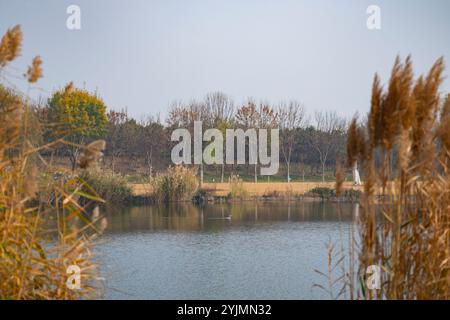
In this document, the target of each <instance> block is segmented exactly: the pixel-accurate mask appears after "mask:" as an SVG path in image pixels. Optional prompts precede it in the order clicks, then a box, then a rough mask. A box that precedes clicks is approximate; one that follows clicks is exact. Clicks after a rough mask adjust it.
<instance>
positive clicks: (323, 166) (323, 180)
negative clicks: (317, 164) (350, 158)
mask: <svg viewBox="0 0 450 320" xmlns="http://www.w3.org/2000/svg"><path fill="white" fill-rule="evenodd" d="M322 182H325V162H322Z"/></svg>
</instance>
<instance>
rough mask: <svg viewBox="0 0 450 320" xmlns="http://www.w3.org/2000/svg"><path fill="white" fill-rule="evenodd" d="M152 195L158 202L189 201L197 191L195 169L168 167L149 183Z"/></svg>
mask: <svg viewBox="0 0 450 320" xmlns="http://www.w3.org/2000/svg"><path fill="white" fill-rule="evenodd" d="M151 185H152V190H153V195H154V196H155V199H156V200H157V201H159V202H165V203H167V202H176V201H187V200H189V201H190V200H191V199H192V197H193V196H194V194H195V192H196V191H197V189H198V181H197V176H196V169H195V168H187V167H183V166H173V167H169V168H168V169H167V170H166V172H164V173H161V174H158V175H157V176H156V177H154V178H153V179H152V182H151Z"/></svg>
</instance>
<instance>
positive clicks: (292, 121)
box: [278, 101, 306, 182]
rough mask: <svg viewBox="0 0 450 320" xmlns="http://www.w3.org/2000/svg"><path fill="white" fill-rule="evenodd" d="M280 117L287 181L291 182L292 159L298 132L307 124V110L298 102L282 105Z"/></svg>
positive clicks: (280, 106)
mask: <svg viewBox="0 0 450 320" xmlns="http://www.w3.org/2000/svg"><path fill="white" fill-rule="evenodd" d="M278 117H279V124H280V140H281V141H280V149H281V153H282V154H283V158H284V161H285V163H286V170H287V181H288V182H290V181H291V175H290V173H291V171H290V168H291V159H292V151H293V149H294V143H295V137H296V130H298V129H301V128H303V127H304V126H305V124H306V116H305V109H304V107H303V105H302V104H300V103H299V102H297V101H291V102H289V103H281V104H280V105H279V107H278Z"/></svg>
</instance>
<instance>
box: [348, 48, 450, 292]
mask: <svg viewBox="0 0 450 320" xmlns="http://www.w3.org/2000/svg"><path fill="white" fill-rule="evenodd" d="M443 72H444V61H443V59H442V58H440V59H438V60H437V61H436V63H435V64H434V65H433V67H432V68H431V69H430V71H429V72H428V74H427V75H425V76H419V77H418V78H417V79H416V80H414V77H413V71H412V61H411V58H410V57H408V58H407V59H406V60H405V61H404V62H402V61H401V60H400V59H399V58H397V59H396V61H395V64H394V67H393V69H392V73H391V77H390V80H389V83H388V85H387V87H386V90H384V89H383V88H382V87H381V85H380V80H379V78H378V76H377V75H375V78H374V82H373V87H372V101H371V110H370V113H369V117H368V123H367V130H365V129H363V128H362V127H359V126H358V125H357V123H356V120H354V121H353V122H352V125H351V126H350V127H349V132H348V153H349V154H348V159H349V161H348V162H349V163H348V164H349V165H350V166H351V165H353V164H354V161H359V162H360V163H362V164H363V168H364V173H365V195H366V196H365V198H364V200H363V206H364V214H362V215H361V216H360V221H359V224H360V228H361V241H362V243H361V248H360V254H359V262H360V269H361V271H362V272H364V270H366V268H367V267H368V266H370V265H378V266H380V267H381V268H382V274H381V276H382V278H381V289H380V290H378V291H377V293H376V294H374V292H373V291H369V290H364V289H365V288H363V294H364V295H365V298H377V299H450V166H449V164H450V162H449V155H450V100H449V99H450V98H449V96H447V97H446V99H445V100H443V99H441V96H440V92H439V86H440V84H441V83H442V80H443ZM377 155H378V156H379V161H375V158H376V156H377ZM394 155H397V157H395V156H394ZM394 160H395V161H394ZM375 196H382V199H383V200H382V201H381V203H380V204H379V206H378V209H377V206H375V205H374V204H375V203H374V199H375V198H376V197H375Z"/></svg>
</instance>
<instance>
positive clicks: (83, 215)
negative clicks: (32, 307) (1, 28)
mask: <svg viewBox="0 0 450 320" xmlns="http://www.w3.org/2000/svg"><path fill="white" fill-rule="evenodd" d="M21 42H22V33H21V30H20V27H18V26H17V27H15V28H13V29H10V30H8V32H7V34H6V35H5V36H4V37H3V38H2V40H1V42H0V72H1V71H2V69H3V68H5V67H6V66H7V65H8V63H9V62H11V61H13V60H14V59H15V58H16V57H17V56H18V55H19V53H20V48H21ZM40 64H41V61H40V59H35V60H34V61H33V64H32V66H31V67H30V68H29V70H28V72H27V74H26V77H27V81H28V83H29V84H30V85H31V84H32V83H34V82H36V81H37V80H38V79H39V78H40V77H41V76H42V69H40ZM28 104H29V99H28V97H26V96H25V95H23V94H20V93H18V92H16V91H14V90H12V89H8V88H6V87H4V86H3V85H1V84H0V123H1V126H0V299H78V298H89V297H93V296H97V290H96V288H97V281H96V279H97V277H96V268H95V264H94V263H93V262H92V254H91V252H92V251H91V246H92V240H93V238H95V236H96V234H97V231H98V228H97V227H98V226H96V225H95V221H96V220H97V219H100V217H99V215H98V211H95V210H94V211H95V213H93V212H92V211H90V210H88V209H87V207H83V206H81V205H80V204H79V203H78V202H77V201H76V199H77V198H78V197H79V196H80V195H81V194H82V193H81V191H80V190H81V189H82V188H83V186H84V182H83V181H81V180H80V179H79V178H78V177H76V176H71V177H69V178H68V179H57V180H55V181H53V182H52V183H51V184H48V185H45V184H41V183H39V174H38V173H39V172H40V171H42V170H43V169H45V167H46V166H48V164H47V163H46V162H45V161H44V160H43V159H42V158H40V156H39V151H41V150H42V149H46V148H51V147H53V146H55V145H56V144H57V143H64V142H63V141H56V142H54V143H50V144H47V145H41V146H38V145H36V144H35V140H33V139H29V136H30V135H29V133H30V131H31V130H34V129H35V128H33V127H32V124H33V123H36V121H30V118H31V117H32V116H33V114H32V113H31V112H30V108H29V105H28ZM44 188H46V189H48V190H46V191H47V192H43V191H44ZM42 193H46V194H48V193H52V194H53V197H52V198H53V201H51V202H49V201H43V200H42V199H41V198H40V194H42ZM88 196H89V197H90V198H91V200H92V201H93V202H97V201H100V199H98V198H97V197H96V195H95V193H91V194H90V195H88ZM90 207H91V208H92V207H93V206H90ZM49 220H51V221H55V224H54V226H53V227H52V228H50V227H49V224H48V221H49ZM103 225H104V224H103ZM71 265H75V266H77V267H78V268H80V271H81V274H80V276H81V282H80V285H81V286H80V288H79V289H77V290H73V289H71V287H70V286H68V285H67V281H68V280H70V278H69V275H68V274H67V270H68V267H69V266H71Z"/></svg>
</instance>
